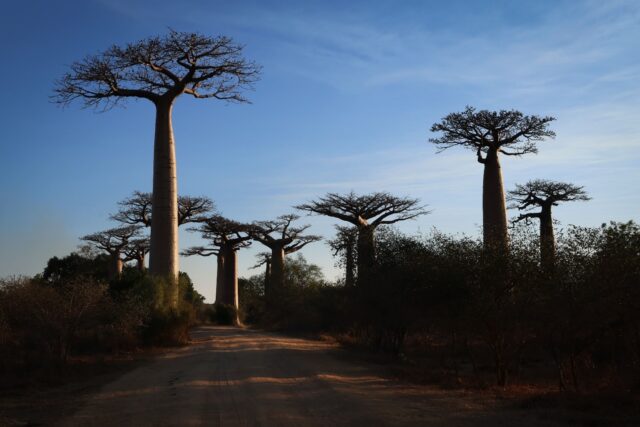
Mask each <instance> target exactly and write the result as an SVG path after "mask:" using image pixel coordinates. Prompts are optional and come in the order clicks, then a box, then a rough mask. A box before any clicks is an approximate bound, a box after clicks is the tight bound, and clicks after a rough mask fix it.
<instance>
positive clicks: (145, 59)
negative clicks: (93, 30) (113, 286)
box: [53, 30, 260, 303]
mask: <svg viewBox="0 0 640 427" xmlns="http://www.w3.org/2000/svg"><path fill="white" fill-rule="evenodd" d="M242 49H243V48H242V46H241V45H238V44H235V43H234V42H233V41H232V40H231V39H230V38H228V37H224V36H218V37H209V36H204V35H201V34H198V33H185V32H177V31H173V30H171V31H170V32H169V34H167V35H166V36H163V37H150V38H147V39H143V40H140V41H137V42H134V43H129V44H127V45H126V46H124V47H122V46H115V45H114V46H112V47H110V48H109V49H107V50H106V51H104V52H102V53H99V54H97V55H89V56H87V57H85V58H84V59H82V60H80V61H78V62H75V63H73V64H72V65H71V69H70V71H68V72H67V73H66V74H65V75H64V76H63V77H62V78H61V79H59V80H58V81H57V82H56V87H55V95H54V97H53V98H54V100H55V101H56V102H58V103H60V104H62V105H67V104H69V103H71V102H72V101H74V100H80V101H82V102H83V103H84V105H85V106H88V107H96V108H97V107H103V108H104V109H109V108H111V107H113V106H114V105H116V104H118V103H120V102H121V101H124V100H128V99H131V98H136V99H145V100H148V101H150V102H152V103H153V105H154V106H155V110H156V120H155V138H154V149H153V150H154V151H153V152H154V156H153V204H152V215H153V217H154V221H153V224H152V226H151V253H150V260H149V270H150V271H151V273H152V274H154V275H157V276H163V277H167V278H168V279H169V280H170V281H171V282H172V283H173V284H177V279H178V271H179V267H178V217H177V215H178V188H177V187H178V186H177V171H176V155H175V145H174V137H173V126H172V120H171V119H172V109H173V104H174V103H175V101H176V99H177V98H178V97H179V96H180V95H183V94H186V95H190V96H193V97H194V98H197V99H205V98H214V99H219V100H223V101H230V102H247V100H246V99H245V98H244V97H243V95H242V92H243V90H244V89H250V88H251V87H252V84H253V83H254V82H255V81H256V80H257V78H258V75H259V72H260V67H259V66H257V65H256V64H254V63H253V62H250V61H247V60H246V59H244V58H243V56H242ZM176 290H177V287H176ZM176 303H177V299H176Z"/></svg>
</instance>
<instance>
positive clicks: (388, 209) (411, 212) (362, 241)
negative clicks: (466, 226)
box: [296, 191, 428, 283]
mask: <svg viewBox="0 0 640 427" xmlns="http://www.w3.org/2000/svg"><path fill="white" fill-rule="evenodd" d="M296 209H300V210H303V211H307V212H311V213H316V214H319V215H326V216H330V217H333V218H338V219H340V220H342V221H346V222H348V223H351V224H353V225H354V226H356V227H357V228H358V243H357V247H358V254H357V258H358V282H359V283H363V282H366V281H367V280H368V277H367V275H368V274H369V272H371V271H372V269H373V266H374V264H375V243H374V232H375V230H376V228H378V227H379V226H381V225H388V224H395V223H397V222H400V221H407V220H409V219H414V218H417V217H418V216H420V215H425V214H427V213H428V211H426V210H425V209H424V207H423V206H420V205H419V204H418V200H417V199H410V198H406V197H395V196H392V195H391V194H389V193H371V194H365V195H363V196H358V195H356V194H355V193H354V192H353V191H352V192H350V193H348V194H336V193H329V194H327V195H326V196H324V197H320V198H319V199H318V200H316V201H313V202H309V203H306V204H302V205H298V206H296Z"/></svg>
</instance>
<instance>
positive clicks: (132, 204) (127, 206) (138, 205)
mask: <svg viewBox="0 0 640 427" xmlns="http://www.w3.org/2000/svg"><path fill="white" fill-rule="evenodd" d="M118 205H119V206H120V209H119V210H118V212H117V213H115V214H113V215H111V219H113V220H114V221H118V222H121V223H123V224H131V225H135V224H142V225H144V226H145V227H151V210H152V197H151V193H143V192H141V191H134V192H133V194H132V195H131V197H127V198H126V199H124V200H122V201H120V202H118ZM213 211H215V205H214V204H213V202H212V201H211V199H209V198H208V197H193V196H179V197H178V225H179V226H180V225H183V224H187V223H190V222H199V221H200V220H201V219H202V218H203V216H204V215H206V214H209V213H211V212H213Z"/></svg>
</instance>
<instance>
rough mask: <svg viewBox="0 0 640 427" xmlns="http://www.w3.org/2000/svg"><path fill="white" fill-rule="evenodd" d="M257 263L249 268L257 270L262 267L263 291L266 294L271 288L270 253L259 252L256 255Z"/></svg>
mask: <svg viewBox="0 0 640 427" xmlns="http://www.w3.org/2000/svg"><path fill="white" fill-rule="evenodd" d="M256 258H257V259H258V262H257V263H256V265H254V266H253V267H251V268H259V267H262V266H263V265H264V289H265V293H267V292H268V291H267V289H270V288H271V285H270V282H271V252H260V253H258V254H256Z"/></svg>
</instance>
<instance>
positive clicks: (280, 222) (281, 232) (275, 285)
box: [249, 214, 321, 301]
mask: <svg viewBox="0 0 640 427" xmlns="http://www.w3.org/2000/svg"><path fill="white" fill-rule="evenodd" d="M299 218H300V217H299V216H298V215H293V214H289V215H282V216H280V217H278V218H277V219H276V220H273V221H256V222H254V223H253V224H251V227H250V228H249V234H250V235H251V237H252V238H253V239H254V240H257V241H258V242H260V243H262V244H263V245H265V246H266V247H268V248H269V249H271V277H270V279H269V285H270V287H271V289H266V288H265V296H266V297H267V301H269V299H270V298H272V296H273V294H277V293H279V292H281V291H282V289H283V288H284V263H285V256H286V255H289V254H292V253H294V252H297V251H299V250H300V249H302V248H303V247H305V246H306V245H308V244H309V243H312V242H317V241H318V240H320V239H321V237H320V236H313V235H311V236H304V235H303V234H302V233H304V232H305V231H306V230H307V229H308V228H309V227H310V226H309V225H303V226H300V227H294V226H292V223H293V222H294V221H295V220H297V219H299Z"/></svg>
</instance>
